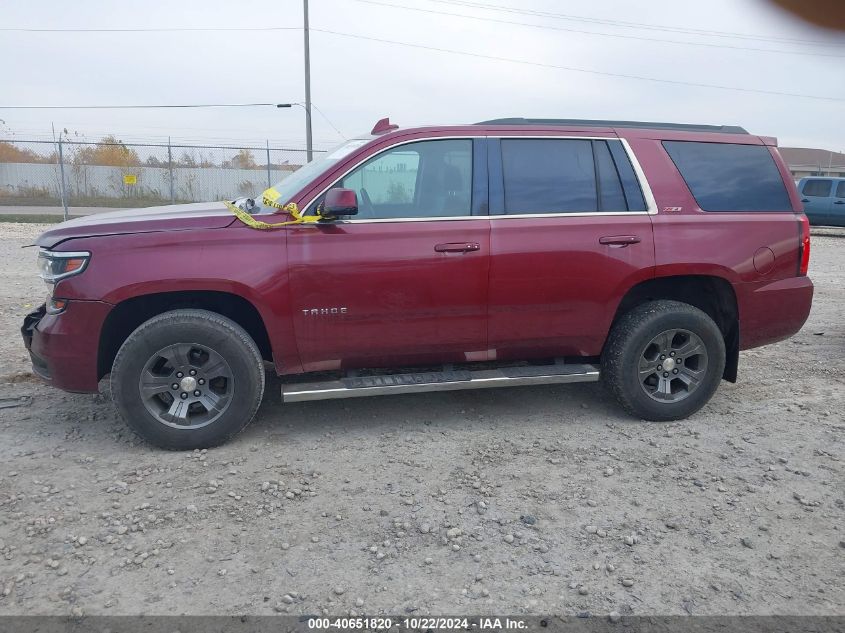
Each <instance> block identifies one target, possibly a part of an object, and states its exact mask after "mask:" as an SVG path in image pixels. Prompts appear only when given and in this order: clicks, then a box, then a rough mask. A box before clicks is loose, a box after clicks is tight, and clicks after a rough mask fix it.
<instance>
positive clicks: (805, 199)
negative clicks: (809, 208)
mask: <svg viewBox="0 0 845 633" xmlns="http://www.w3.org/2000/svg"><path fill="white" fill-rule="evenodd" d="M801 202H809V200H807V198H801Z"/></svg>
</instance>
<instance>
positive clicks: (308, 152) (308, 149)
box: [302, 0, 314, 163]
mask: <svg viewBox="0 0 845 633" xmlns="http://www.w3.org/2000/svg"><path fill="white" fill-rule="evenodd" d="M302 15H303V20H304V35H305V37H304V38H303V39H304V41H305V157H306V159H307V160H308V162H309V163H310V162H311V159H312V158H313V157H314V150H313V144H312V140H311V44H310V41H309V34H308V0H302Z"/></svg>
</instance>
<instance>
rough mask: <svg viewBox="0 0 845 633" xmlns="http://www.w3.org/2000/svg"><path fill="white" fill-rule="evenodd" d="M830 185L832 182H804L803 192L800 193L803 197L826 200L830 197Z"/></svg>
mask: <svg viewBox="0 0 845 633" xmlns="http://www.w3.org/2000/svg"><path fill="white" fill-rule="evenodd" d="M832 184H833V181H832V180H807V181H805V182H804V190H803V191H802V192H801V193H803V194H804V195H805V196H820V197H822V198H827V197H828V196H829V195H830V186H831V185H832Z"/></svg>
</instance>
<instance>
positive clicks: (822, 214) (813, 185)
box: [801, 178, 833, 224]
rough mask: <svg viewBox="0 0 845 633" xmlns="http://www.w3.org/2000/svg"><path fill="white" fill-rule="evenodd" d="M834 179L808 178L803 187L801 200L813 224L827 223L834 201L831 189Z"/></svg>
mask: <svg viewBox="0 0 845 633" xmlns="http://www.w3.org/2000/svg"><path fill="white" fill-rule="evenodd" d="M832 189H833V181H832V180H831V179H830V178H807V179H806V180H804V183H803V185H802V188H801V202H802V203H803V204H804V213H806V214H807V217H808V218H809V219H810V222H811V223H812V224H827V223H828V221H829V219H830V218H829V216H830V205H831V203H832V199H831V197H830V196H831V190H832Z"/></svg>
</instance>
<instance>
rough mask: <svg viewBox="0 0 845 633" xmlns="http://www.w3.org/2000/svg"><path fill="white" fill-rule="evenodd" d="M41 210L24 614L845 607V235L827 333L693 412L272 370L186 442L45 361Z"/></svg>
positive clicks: (11, 366)
mask: <svg viewBox="0 0 845 633" xmlns="http://www.w3.org/2000/svg"><path fill="white" fill-rule="evenodd" d="M43 228H44V227H41V226H38V225H31V224H30V225H18V224H0V257H2V261H3V262H4V268H5V270H4V275H3V279H2V282H0V361H2V365H0V376H2V377H0V398H4V399H7V398H17V397H24V398H26V399H25V400H23V401H22V406H17V407H13V408H2V409H0V557H2V558H0V614H34V613H37V614H59V615H63V614H74V615H79V614H81V613H85V614H111V615H116V614H140V613H143V614H181V613H189V614H234V613H247V614H271V613H276V612H280V613H288V612H289V613H293V614H315V613H320V612H327V613H331V614H346V613H358V614H361V613H367V614H376V613H389V614H407V613H415V614H416V615H424V614H437V613H469V614H487V613H492V612H496V613H512V614H540V613H555V614H563V615H569V614H576V613H582V612H585V611H589V612H590V613H592V614H595V615H598V614H608V613H610V612H613V611H615V612H617V613H620V614H623V615H625V614H681V615H683V614H688V613H689V614H720V615H721V614H808V615H810V614H812V615H842V614H845V591H843V584H845V583H843V580H845V574H844V573H843V570H845V564H843V561H844V560H845V534H843V517H845V512H844V511H843V510H845V501H843V498H844V497H845V486H844V485H843V483H845V482H844V481H843V462H842V459H843V431H845V417H843V410H845V389H844V388H843V385H845V354H843V352H845V265H843V264H844V263H845V240H843V239H838V238H834V237H816V238H815V239H814V242H813V261H812V265H811V274H812V276H813V279H814V281H815V282H816V289H817V294H816V301H815V305H814V307H813V312H812V314H811V316H810V320H809V322H808V324H807V325H806V327H805V328H804V329H803V331H802V332H800V333H799V334H798V335H797V336H795V337H794V338H793V339H791V340H789V341H785V342H783V343H780V344H777V345H773V346H770V347H767V348H762V349H759V350H753V351H750V352H746V353H743V354H742V358H741V364H740V382H739V383H738V384H736V385H731V384H728V383H722V386H721V388H720V390H719V392H718V393H717V395H716V396H715V398H714V399H713V401H712V402H711V403H710V405H709V406H707V407H706V408H705V409H704V410H703V411H702V412H700V413H698V414H697V415H695V416H694V417H693V418H691V419H690V420H687V421H684V422H682V423H672V424H655V423H645V422H641V421H639V420H635V419H630V418H628V417H626V416H625V415H624V414H622V413H621V412H620V410H619V409H618V408H617V407H616V406H615V405H614V404H613V403H612V402H611V401H610V399H609V397H608V396H607V394H606V393H605V392H604V391H603V390H602V389H601V387H599V386H598V385H587V386H585V385H560V386H549V387H532V388H521V389H504V390H498V391H468V392H449V393H439V394H420V395H413V396H393V397H385V398H373V399H359V400H350V401H326V402H311V403H302V404H296V405H291V404H289V405H285V406H282V405H281V403H280V398H279V396H278V389H277V388H276V384H275V383H271V386H270V389H269V391H270V395H269V396H268V398H267V400H266V401H265V402H264V404H263V405H262V408H261V410H260V412H259V415H258V418H257V419H256V421H255V422H253V424H252V425H251V426H250V427H249V428H248V429H247V430H246V431H245V432H244V433H243V434H241V435H240V436H238V437H237V438H235V440H234V441H233V442H231V443H230V444H228V445H226V446H224V447H222V448H218V449H214V450H211V451H208V452H206V451H202V452H194V453H181V454H180V453H169V452H162V451H159V450H155V449H152V448H150V447H148V446H146V445H144V444H142V443H140V442H139V441H138V440H137V439H136V438H135V437H134V436H133V435H132V433H131V432H130V431H128V429H127V428H126V427H125V425H124V424H123V423H122V422H121V421H120V420H119V419H118V418H117V415H116V412H115V409H114V408H113V406H112V405H111V403H110V400H109V398H108V395H98V396H91V395H71V394H64V393H61V392H59V391H55V390H52V389H50V388H47V387H45V386H42V385H40V384H39V383H38V382H37V381H35V380H34V379H33V378H32V377H31V375H30V374H29V371H28V361H27V358H26V354H25V353H24V350H23V346H22V344H21V342H20V339H19V334H18V327H19V322H20V321H21V318H22V315H23V314H24V313H25V312H26V311H27V309H28V308H29V307H30V306H31V305H35V304H36V303H39V302H40V298H41V295H42V294H43V287H42V285H41V283H40V281H38V280H37V278H36V276H35V273H34V261H33V260H34V253H33V252H32V251H31V250H30V251H23V252H21V251H20V249H19V247H20V246H21V245H23V244H25V243H28V242H29V241H30V240H31V239H32V238H33V237H34V236H35V235H36V234H37V233H38V232H39V231H40V230H42V229H43ZM2 402H3V401H0V404H2ZM5 402H8V401H5Z"/></svg>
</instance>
